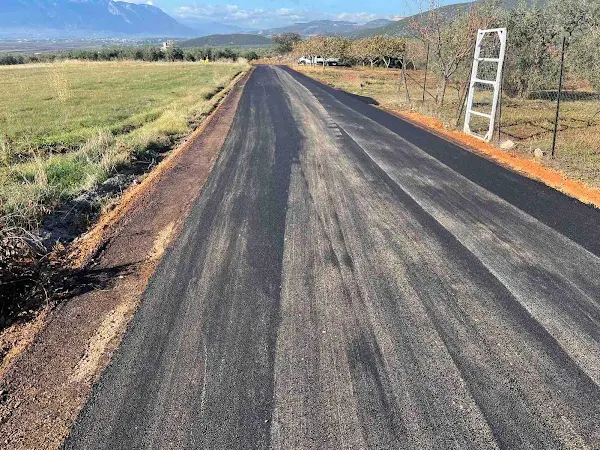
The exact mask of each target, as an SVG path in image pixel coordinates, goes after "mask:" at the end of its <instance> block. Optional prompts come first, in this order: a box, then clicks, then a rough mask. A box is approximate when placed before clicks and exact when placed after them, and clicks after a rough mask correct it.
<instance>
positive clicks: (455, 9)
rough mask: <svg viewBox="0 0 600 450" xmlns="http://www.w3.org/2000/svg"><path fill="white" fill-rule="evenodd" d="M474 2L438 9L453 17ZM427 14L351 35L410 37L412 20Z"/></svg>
mask: <svg viewBox="0 0 600 450" xmlns="http://www.w3.org/2000/svg"><path fill="white" fill-rule="evenodd" d="M472 4H473V3H472V2H470V3H456V4H453V5H446V6H442V7H440V8H438V9H439V11H440V13H441V14H442V15H443V16H445V17H448V18H449V19H451V18H452V17H456V16H457V15H458V14H459V13H461V12H462V11H466V10H468V9H469V8H470V7H471V6H472ZM427 14H429V13H428V12H424V13H421V14H415V15H414V16H410V17H405V18H404V19H400V20H397V21H395V22H391V23H388V24H387V25H384V26H382V27H375V28H369V29H362V30H359V31H357V32H354V33H349V36H350V37H353V38H361V37H367V36H374V35H377V34H381V35H386V36H399V37H408V36H410V35H411V30H410V24H411V23H412V21H413V20H419V19H420V18H425V17H427Z"/></svg>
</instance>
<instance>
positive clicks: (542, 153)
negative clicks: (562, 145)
mask: <svg viewBox="0 0 600 450" xmlns="http://www.w3.org/2000/svg"><path fill="white" fill-rule="evenodd" d="M533 156H535V157H536V158H537V159H542V158H543V157H544V156H546V152H545V151H543V150H542V149H541V148H536V149H535V150H534V151H533Z"/></svg>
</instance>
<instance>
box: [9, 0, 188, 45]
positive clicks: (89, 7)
mask: <svg viewBox="0 0 600 450" xmlns="http://www.w3.org/2000/svg"><path fill="white" fill-rule="evenodd" d="M11 35H14V36H22V37H61V36H68V37H78V36H81V37H87V36H108V35H127V36H133V35H138V36H141V35H143V36H148V37H149V36H172V37H179V36H181V37H185V36H192V35H194V31H193V30H192V29H190V28H188V27H186V26H184V25H182V24H180V23H179V22H177V21H176V20H175V19H173V18H172V17H171V16H169V15H168V14H166V13H165V12H163V11H162V10H161V9H159V8H157V7H155V6H152V5H148V4H134V3H125V2H119V1H113V0H52V1H44V0H9V1H6V0H2V1H0V37H10V36H11Z"/></svg>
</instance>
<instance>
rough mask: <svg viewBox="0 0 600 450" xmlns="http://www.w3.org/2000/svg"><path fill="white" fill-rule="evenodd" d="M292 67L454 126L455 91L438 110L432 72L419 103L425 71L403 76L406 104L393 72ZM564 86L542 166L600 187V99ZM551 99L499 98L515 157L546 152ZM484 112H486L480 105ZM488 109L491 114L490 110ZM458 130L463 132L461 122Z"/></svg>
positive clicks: (505, 135) (457, 102)
mask: <svg viewBox="0 0 600 450" xmlns="http://www.w3.org/2000/svg"><path fill="white" fill-rule="evenodd" d="M293 68H294V69H296V70H299V71H301V72H304V73H306V74H307V75H310V76H311V77H314V78H316V79H318V80H320V81H323V82H325V83H327V84H329V85H331V86H334V87H336V88H339V89H343V90H345V91H347V92H351V93H353V94H357V95H361V96H363V97H370V98H372V99H374V100H375V101H377V102H378V103H379V104H380V105H381V106H383V107H385V108H387V109H390V110H397V111H409V110H414V111H416V112H419V113H421V114H424V115H427V116H432V117H435V118H437V119H439V120H441V121H442V122H443V123H444V124H445V126H446V127H447V128H449V129H453V128H456V126H457V117H458V112H459V110H460V105H461V99H462V98H461V97H460V96H459V92H458V90H457V89H456V88H454V87H450V88H448V91H447V94H446V101H445V103H444V105H443V107H441V108H440V107H439V106H438V105H437V104H436V102H435V99H434V98H433V96H435V93H436V80H435V77H434V76H433V75H432V73H431V72H430V73H429V77H428V81H427V91H428V92H429V94H426V96H425V102H423V88H422V85H423V82H424V71H419V70H409V71H407V73H408V76H409V77H410V79H409V80H408V83H407V84H408V88H409V89H408V90H409V96H410V99H411V102H410V103H409V102H408V101H407V99H406V94H405V90H404V85H400V83H399V81H400V71H398V70H388V69H383V68H375V69H371V68H366V67H352V68H333V67H328V68H326V69H323V68H322V67H310V66H293ZM566 87H567V89H569V91H568V92H570V94H569V93H568V94H567V96H566V97H567V99H566V100H565V101H563V102H562V107H561V120H560V122H559V125H560V126H559V133H558V137H557V154H556V158H555V159H550V158H544V159H543V160H542V161H541V162H542V163H543V164H545V165H547V166H550V167H553V168H555V169H557V170H560V171H561V172H563V173H565V174H566V175H567V176H568V177H570V178H572V179H576V180H580V181H583V182H585V183H586V184H588V185H590V186H593V187H597V188H600V100H598V98H593V97H591V98H589V97H586V96H585V95H582V94H581V93H580V94H579V95H577V94H573V93H574V92H577V89H576V86H570V85H568V84H567V86H566ZM485 97H487V96H485V95H481V96H479V97H476V101H480V102H482V103H486V102H487V101H488V99H487V98H485ZM551 97H552V95H548V98H541V99H536V100H529V99H522V98H508V97H507V96H505V97H504V100H503V114H502V126H503V128H502V129H503V135H502V140H504V139H511V140H513V141H514V142H515V143H516V144H517V147H516V148H515V149H514V150H513V151H514V152H515V153H517V154H519V155H520V156H525V157H530V158H533V156H532V151H533V149H535V148H541V149H542V150H544V151H546V152H549V151H550V149H551V146H552V131H553V129H554V117H555V113H556V102H555V98H554V100H553V99H552V98H551ZM580 97H581V98H580ZM483 108H484V109H485V106H484V107H483ZM487 108H489V109H491V106H487ZM484 112H488V111H484ZM475 125H477V122H476V121H475ZM459 126H460V127H462V121H461V122H460V124H459ZM486 126H487V122H486ZM495 139H496V136H495Z"/></svg>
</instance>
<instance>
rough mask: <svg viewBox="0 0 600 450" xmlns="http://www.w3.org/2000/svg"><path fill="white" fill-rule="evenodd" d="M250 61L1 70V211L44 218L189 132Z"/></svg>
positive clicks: (65, 65) (39, 66)
mask: <svg viewBox="0 0 600 450" xmlns="http://www.w3.org/2000/svg"><path fill="white" fill-rule="evenodd" d="M247 69H248V66H247V65H246V64H237V63H236V64H234V63H210V64H201V63H143V62H122V61H121V62H114V63H113V62H103V63H90V62H64V63H55V64H37V65H25V66H8V67H0V214H3V215H5V217H6V216H7V215H14V216H18V217H21V219H31V218H35V217H38V216H39V215H40V214H41V213H43V212H46V211H48V210H50V209H51V208H52V207H53V206H55V205H57V204H60V203H61V202H64V201H67V200H69V199H71V198H74V197H75V196H77V195H79V194H80V193H82V192H84V191H86V190H89V189H91V188H93V186H95V185H97V184H98V183H101V182H102V181H104V180H105V179H107V178H108V177H110V176H111V174H114V173H115V172H118V171H119V170H121V169H126V168H127V167H129V166H131V165H132V164H135V161H136V160H143V161H145V162H146V163H147V162H148V161H151V160H152V155H153V151H155V150H156V149H164V148H167V147H169V146H171V145H172V144H173V143H174V142H175V139H176V138H177V137H178V136H181V135H185V134H187V133H189V132H190V131H191V129H192V128H193V127H194V125H195V124H197V123H198V122H199V121H200V120H201V118H202V116H203V115H206V114H207V113H208V112H209V111H210V110H211V109H212V108H213V107H214V105H215V103H216V102H217V101H218V100H219V99H220V97H221V96H222V95H223V93H224V89H225V88H226V87H227V86H228V85H230V83H231V81H232V80H233V78H234V77H235V76H236V74H238V73H240V72H241V71H244V70H247Z"/></svg>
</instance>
